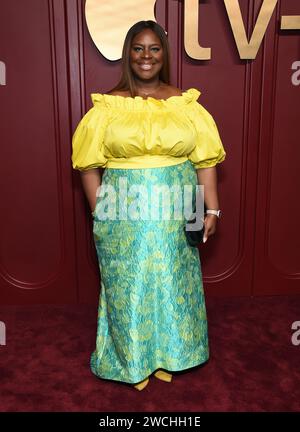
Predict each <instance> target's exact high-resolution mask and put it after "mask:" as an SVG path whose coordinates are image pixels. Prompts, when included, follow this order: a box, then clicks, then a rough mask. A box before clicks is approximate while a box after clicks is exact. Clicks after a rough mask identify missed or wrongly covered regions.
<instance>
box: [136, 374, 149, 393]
mask: <svg viewBox="0 0 300 432" xmlns="http://www.w3.org/2000/svg"><path fill="white" fill-rule="evenodd" d="M148 383H149V377H147V378H146V379H144V380H143V381H140V382H139V383H137V384H134V385H133V386H134V388H136V389H137V390H139V391H141V390H143V389H144V388H145V387H146V385H147V384H148Z"/></svg>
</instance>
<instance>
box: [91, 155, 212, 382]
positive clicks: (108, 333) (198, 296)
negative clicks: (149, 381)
mask: <svg viewBox="0 0 300 432" xmlns="http://www.w3.org/2000/svg"><path fill="white" fill-rule="evenodd" d="M196 184H197V173H196V170H195V168H194V167H193V165H192V163H191V162H190V161H189V160H187V161H185V162H183V163H180V164H178V165H173V166H167V167H160V168H145V169H111V168H107V169H106V170H105V171H104V173H103V176H102V184H101V191H102V192H101V194H102V196H98V197H97V202H96V208H95V212H94V222H93V235H94V242H95V246H96V251H97V256H98V262H99V269H100V277H101V290H100V296H99V305H98V326H97V336H96V349H95V351H94V352H93V353H92V355H91V359H90V366H91V370H92V372H93V373H94V374H95V375H97V376H98V377H100V378H104V379H110V380H116V381H123V382H126V383H137V382H139V381H142V380H143V379H145V378H146V377H147V376H149V375H150V374H151V373H153V372H154V371H155V370H157V369H160V368H162V369H165V370H167V371H181V370H184V369H188V368H191V367H193V366H197V365H199V364H201V363H204V362H205V361H206V360H208V357H209V347H208V337H207V320H206V309H205V298H204V292H203V285H202V273H201V263H200V257H199V250H198V248H196V247H192V246H190V245H189V244H188V243H187V240H186V237H185V233H184V229H183V228H184V225H185V223H186V220H185V219H184V217H182V218H181V219H180V218H177V219H176V218H175V217H174V212H173V213H172V211H171V216H170V217H168V218H166V217H165V218H164V217H163V216H162V215H163V214H165V213H164V211H163V210H164V209H165V208H166V204H165V203H166V202H167V201H168V200H166V199H164V200H162V199H161V200H156V202H154V201H155V200H154V199H149V197H150V196H151V197H153V196H155V197H157V196H158V194H157V192H155V193H153V190H154V189H153V187H154V186H156V187H160V186H161V185H164V186H167V188H171V187H173V186H175V189H174V190H177V193H174V194H169V197H170V199H169V203H170V204H171V206H170V207H172V204H173V209H175V207H176V203H177V205H178V202H179V201H178V197H179V195H180V194H179V193H178V187H180V188H181V190H182V191H183V186H184V185H192V189H193V193H192V195H193V197H192V200H193V202H195V201H194V200H195V194H194V192H195V188H196ZM136 185H142V188H143V189H142V190H143V193H140V194H139V195H135V194H134V193H132V191H133V192H134V191H136V190H137V189H138V188H137V186H136ZM131 187H132V189H131V190H130V188H131ZM126 188H127V189H126ZM176 188H177V189H176ZM125 189H126V190H127V194H126V193H124V191H125ZM129 190H130V192H131V194H129V193H128V192H129ZM125 192H126V191H125ZM137 196H139V197H140V201H139V203H140V204H141V205H140V207H137V206H136V205H135V204H136V198H137ZM141 197H142V198H141ZM146 198H147V199H146ZM163 202H164V204H163ZM145 203H146V204H147V203H148V209H150V208H151V210H152V211H154V213H155V211H156V218H154V217H153V216H152V217H151V211H149V214H150V216H149V214H148V219H146V218H145V213H143V214H141V213H139V215H140V218H139V215H137V208H139V209H140V208H141V207H143V206H144V209H145V208H146V204H145ZM126 209H127V212H128V214H130V217H128V215H127V217H124V214H125V211H126ZM104 214H106V215H107V216H106V218H105V217H104V216H103V215H104ZM157 214H158V217H157ZM172 215H173V217H172Z"/></svg>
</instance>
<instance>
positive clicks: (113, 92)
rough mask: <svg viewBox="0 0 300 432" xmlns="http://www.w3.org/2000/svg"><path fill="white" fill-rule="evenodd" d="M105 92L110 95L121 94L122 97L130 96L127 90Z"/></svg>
mask: <svg viewBox="0 0 300 432" xmlns="http://www.w3.org/2000/svg"><path fill="white" fill-rule="evenodd" d="M106 94H108V95H112V96H123V97H126V96H130V94H129V91H128V90H113V91H110V92H107V93H106Z"/></svg>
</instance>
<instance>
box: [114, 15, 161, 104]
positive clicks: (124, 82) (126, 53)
mask: <svg viewBox="0 0 300 432" xmlns="http://www.w3.org/2000/svg"><path fill="white" fill-rule="evenodd" d="M144 29H150V30H152V31H153V32H154V33H155V34H156V35H157V36H158V37H159V39H160V42H161V45H162V49H163V58H164V61H163V66H162V68H161V70H160V72H159V79H160V80H161V81H162V82H164V83H166V84H170V46H169V41H168V38H167V36H166V33H165V30H164V29H163V28H162V27H161V26H160V25H159V24H157V23H156V22H155V21H152V20H148V21H139V22H137V23H135V24H134V25H133V26H132V27H130V29H129V30H128V32H127V34H126V37H125V40H124V45H123V50H122V60H121V66H122V73H121V78H120V81H119V82H118V84H117V85H116V86H115V87H114V88H112V89H111V90H110V92H112V91H115V90H129V92H130V95H131V97H135V96H136V86H135V81H134V76H133V73H132V70H131V67H130V50H131V44H132V40H133V38H134V37H135V36H136V35H137V34H138V33H140V32H141V31H143V30H144Z"/></svg>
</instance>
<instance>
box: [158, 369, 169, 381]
mask: <svg viewBox="0 0 300 432" xmlns="http://www.w3.org/2000/svg"><path fill="white" fill-rule="evenodd" d="M154 376H155V377H156V378H158V379H160V380H162V381H165V382H171V381H172V377H173V375H172V374H169V373H167V372H164V371H163V370H161V369H158V370H157V371H156V372H154Z"/></svg>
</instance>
